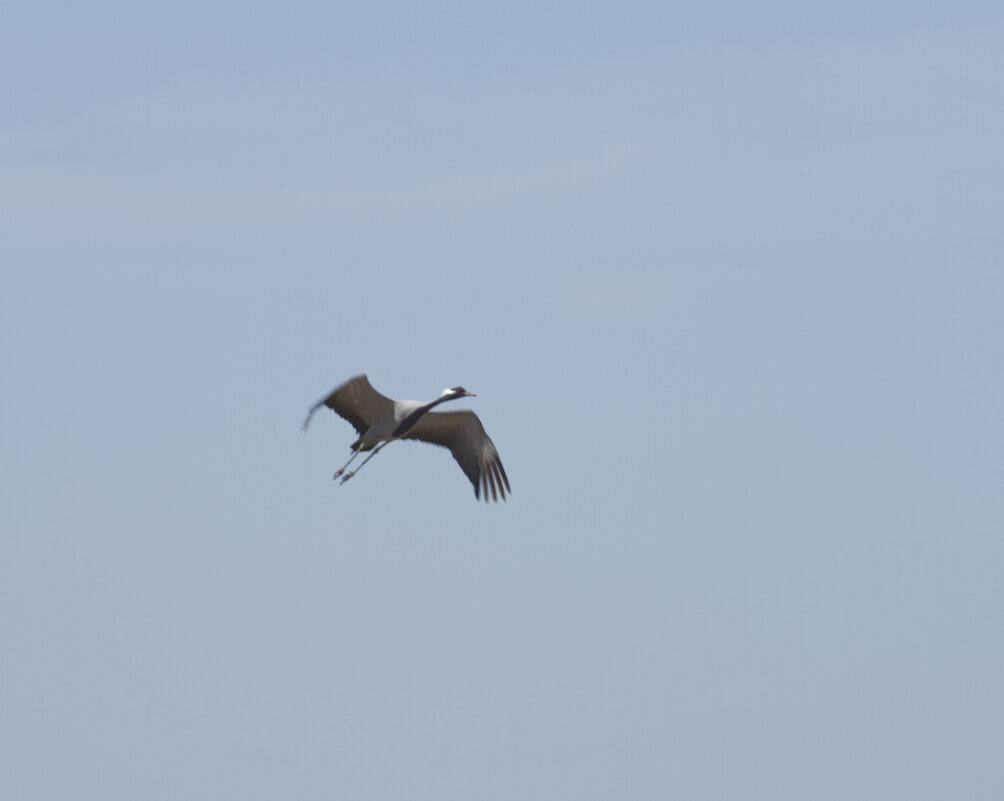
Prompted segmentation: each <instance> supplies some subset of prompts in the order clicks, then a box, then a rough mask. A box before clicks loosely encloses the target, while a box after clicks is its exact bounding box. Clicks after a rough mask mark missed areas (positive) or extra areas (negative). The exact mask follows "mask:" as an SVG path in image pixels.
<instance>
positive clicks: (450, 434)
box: [303, 375, 512, 503]
mask: <svg viewBox="0 0 1004 801" xmlns="http://www.w3.org/2000/svg"><path fill="white" fill-rule="evenodd" d="M468 397H471V398H472V397H476V396H475V395H474V393H473V392H468V391H467V390H466V389H464V388H463V387H450V388H449V389H444V390H443V393H442V394H441V395H440V396H439V397H438V398H436V399H435V400H431V401H426V402H425V403H422V402H420V401H408V400H394V399H393V398H388V397H386V396H385V395H381V394H380V393H379V392H377V391H376V390H375V389H373V385H372V384H370V382H369V379H368V378H367V377H366V376H365V375H357V376H356V377H355V378H350V379H349V380H348V381H346V382H345V383H344V384H342V385H340V386H338V387H336V388H335V389H333V390H332V391H331V393H330V394H329V395H328V396H327V397H324V398H322V399H321V400H319V401H318V402H317V403H315V404H314V405H313V406H311V407H310V411H309V412H308V413H307V419H306V420H304V421H303V430H304V431H306V430H307V426H309V425H310V419H311V418H312V417H313V416H314V412H316V411H317V410H318V409H320V408H321V407H322V406H327V407H328V408H329V409H332V410H334V412H335V413H336V414H338V415H339V416H341V417H344V418H345V419H346V420H348V421H349V422H350V423H351V424H352V427H353V428H355V430H356V431H357V432H358V434H359V439H357V440H356V441H355V442H353V443H352V445H351V448H352V456H351V457H350V458H349V460H348V461H347V462H346V463H345V464H344V465H342V467H341V468H339V469H338V471H337V472H336V473H335V475H334V476H333V478H339V477H341V479H342V480H341V483H342V484H344V483H345V482H346V481H348V480H349V479H350V478H352V476H354V475H355V474H356V473H358V472H359V471H360V470H361V469H362V468H363V465H365V464H366V462H368V461H369V460H370V459H372V458H373V457H374V456H376V455H377V454H378V453H379V452H380V451H381V450H382V449H383V448H384V446H386V445H387V443H388V442H393V441H394V440H396V439H418V440H421V441H422V442H431V443H432V444H433V445H442V446H443V447H444V448H449V449H450V452H451V453H452V454H453V458H454V459H456V460H457V463H458V464H459V465H460V469H461V470H463V471H464V473H465V474H466V475H467V477H468V478H469V479H470V480H471V483H472V484H473V485H474V497H475V498H480V496H481V493H484V497H485V503H487V502H488V493H489V491H491V495H492V500H494V501H496V502H497V501H498V498H499V495H501V496H502V500H505V494H506V492H507V491H508V492H509V493H510V494H512V490H511V489H509V478H508V476H506V474H505V468H504V467H502V460H501V459H499V453H498V451H497V450H495V444H494V443H493V442H492V441H491V439H489V437H488V434H486V433H485V428H484V426H483V425H481V421H480V420H479V419H478V416H477V415H476V414H474V412H472V411H471V410H470V409H461V410H460V411H456V412H433V411H431V410H432V409H433V408H435V407H436V406H438V405H439V404H441V403H445V402H446V401H451V400H457V399H458V398H468ZM364 451H372V453H371V454H370V455H369V456H367V457H366V458H365V459H364V460H363V461H362V464H360V465H359V467H357V468H356V469H355V470H349V471H348V472H345V470H346V468H347V467H348V466H349V465H350V464H352V460H353V459H355V458H356V457H357V456H358V455H359V454H360V453H363V452H364Z"/></svg>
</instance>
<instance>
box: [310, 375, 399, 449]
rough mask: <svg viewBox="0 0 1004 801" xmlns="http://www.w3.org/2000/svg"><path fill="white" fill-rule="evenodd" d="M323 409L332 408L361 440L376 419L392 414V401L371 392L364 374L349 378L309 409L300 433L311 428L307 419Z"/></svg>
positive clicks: (371, 387)
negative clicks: (348, 423) (308, 427)
mask: <svg viewBox="0 0 1004 801" xmlns="http://www.w3.org/2000/svg"><path fill="white" fill-rule="evenodd" d="M322 406H327V407H328V408H329V409H334V411H335V413H336V414H338V415H339V416H340V417H344V418H345V419H346V420H348V421H349V422H350V423H352V427H353V428H354V429H355V430H356V431H357V432H358V433H359V436H360V437H361V436H362V435H363V434H365V433H366V430H367V429H368V428H369V427H370V426H371V425H372V424H373V423H374V422H375V421H377V420H379V419H380V418H382V417H386V416H387V415H389V414H392V413H393V412H394V402H393V401H392V400H391V399H390V398H388V397H386V396H384V395H381V394H380V393H379V392H377V391H376V390H375V389H373V385H372V384H371V383H370V382H369V379H368V378H367V377H366V376H365V375H357V376H356V377H355V378H350V379H349V380H348V381H346V382H345V383H344V384H342V385H340V386H337V387H335V388H334V389H333V390H331V394H329V395H328V396H327V397H326V398H321V399H320V400H319V401H318V402H317V403H315V404H314V405H313V406H311V407H310V411H309V412H307V419H306V420H304V421H303V430H304V431H306V430H307V426H309V425H310V418H311V417H313V416H314V412H316V411H317V410H318V409H320V408H321V407H322Z"/></svg>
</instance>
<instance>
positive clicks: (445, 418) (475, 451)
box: [402, 409, 512, 503]
mask: <svg viewBox="0 0 1004 801" xmlns="http://www.w3.org/2000/svg"><path fill="white" fill-rule="evenodd" d="M402 439H418V440H422V442H430V443H432V444H433V445H442V446H443V447H444V448H449V449H450V452H451V453H452V454H453V458H454V459H456V460H457V463H458V464H459V465H460V467H461V469H462V470H463V471H464V473H466V474H467V477H468V478H469V479H470V480H471V483H472V484H473V485H474V497H475V498H480V497H481V494H480V493H481V492H482V491H483V492H484V497H485V502H486V503H487V502H488V492H489V490H491V494H492V499H493V500H495V501H498V497H499V495H501V496H502V500H505V494H506V491H508V492H509V493H510V494H512V490H511V489H510V488H509V477H508V476H506V474H505V468H504V467H502V460H501V459H499V454H498V451H497V450H495V444H494V443H493V442H492V441H491V439H490V438H489V437H488V434H487V433H485V428H484V426H483V425H481V420H479V419H478V416H477V415H476V414H474V412H472V411H471V410H470V409H462V410H461V411H458V412H428V413H427V414H425V415H424V416H423V417H421V418H420V419H419V421H418V422H417V423H415V426H414V427H413V428H412V429H411V430H410V431H408V433H406V434H405V435H404V436H403V437H402Z"/></svg>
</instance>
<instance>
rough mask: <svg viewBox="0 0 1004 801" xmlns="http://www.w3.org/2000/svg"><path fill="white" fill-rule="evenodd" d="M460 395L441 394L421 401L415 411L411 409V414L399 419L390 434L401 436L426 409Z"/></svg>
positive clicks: (460, 396)
mask: <svg viewBox="0 0 1004 801" xmlns="http://www.w3.org/2000/svg"><path fill="white" fill-rule="evenodd" d="M462 397H464V396H463V395H442V396H440V397H438V398H436V399H435V400H431V401H429V402H428V403H423V404H422V405H421V406H419V407H418V408H417V409H415V411H413V412H412V413H411V414H409V415H408V416H407V417H405V418H404V420H402V421H401V424H400V425H399V426H398V427H397V428H395V429H394V433H393V434H392V435H391V436H394V437H403V436H404V435H405V434H407V433H408V432H409V431H410V430H411V429H412V428H413V427H414V425H415V423H417V422H418V421H419V420H420V419H421V418H422V415H424V414H425V413H426V412H427V411H429V410H430V409H432V408H434V407H436V406H438V405H439V404H441V403H445V402H446V401H448V400H456V399H457V398H462Z"/></svg>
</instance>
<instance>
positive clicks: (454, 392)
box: [439, 387, 477, 398]
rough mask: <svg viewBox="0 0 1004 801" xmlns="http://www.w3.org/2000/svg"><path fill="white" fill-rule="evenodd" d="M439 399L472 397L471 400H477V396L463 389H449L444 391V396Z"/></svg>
mask: <svg viewBox="0 0 1004 801" xmlns="http://www.w3.org/2000/svg"><path fill="white" fill-rule="evenodd" d="M439 397H441V398H447V397H449V398H468V397H470V398H476V397H477V395H475V394H474V393H473V392H468V391H467V390H466V389H464V388H463V387H449V388H448V389H444V390H443V394H442V395H440V396H439Z"/></svg>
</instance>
